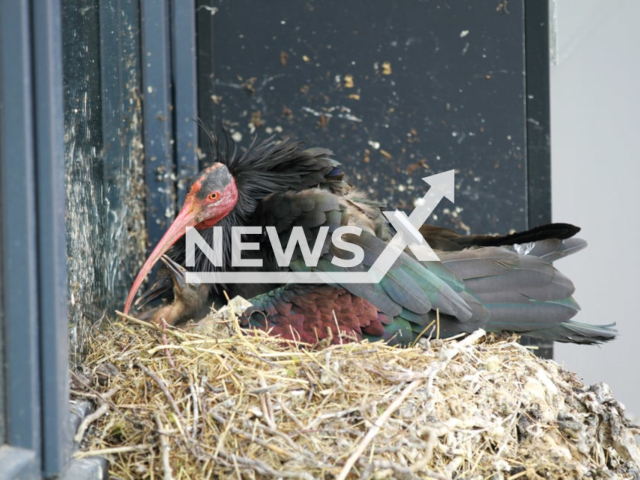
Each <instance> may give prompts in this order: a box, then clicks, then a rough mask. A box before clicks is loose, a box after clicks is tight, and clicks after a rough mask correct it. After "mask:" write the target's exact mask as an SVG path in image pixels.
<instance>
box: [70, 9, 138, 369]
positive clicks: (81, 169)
mask: <svg viewBox="0 0 640 480" xmlns="http://www.w3.org/2000/svg"><path fill="white" fill-rule="evenodd" d="M91 16H93V17H94V18H93V20H92V19H90V18H87V17H91ZM63 21H64V22H65V25H69V26H73V28H71V27H70V28H63V34H64V38H63V40H64V44H65V47H64V55H65V57H64V62H63V66H64V71H63V72H64V102H65V188H66V210H67V221H66V225H67V268H68V287H69V288H68V300H69V324H70V333H71V357H72V362H77V361H78V360H80V359H81V357H82V351H83V348H84V340H85V336H86V331H87V329H88V328H89V327H90V324H91V323H93V322H96V321H97V320H99V319H101V318H102V317H103V316H104V314H105V312H107V311H113V309H114V308H117V307H119V306H120V304H121V302H122V301H123V299H124V297H125V296H126V292H127V288H128V287H129V284H130V283H131V281H132V274H133V273H134V272H135V270H136V268H138V266H139V265H140V262H141V261H142V260H143V255H144V254H145V250H146V228H145V217H144V206H145V186H144V177H143V162H144V158H143V145H142V124H141V118H142V116H141V98H140V94H139V84H140V83H139V72H138V66H137V60H136V59H137V51H138V50H137V48H136V47H135V45H136V42H137V33H136V30H135V29H132V28H128V29H127V28H125V31H126V32H127V35H125V36H124V37H119V38H118V39H117V41H118V45H120V46H121V47H122V51H121V52H119V55H118V56H117V57H103V58H98V57H99V55H100V48H99V39H98V36H97V35H98V31H97V29H95V28H93V26H94V25H95V24H97V22H98V11H97V9H96V8H91V9H77V8H74V6H73V5H72V4H71V3H70V4H68V5H66V6H65V9H64V15H63ZM94 22H95V23H94ZM114 35H115V33H114ZM106 40H107V39H105V38H103V41H106ZM108 61H112V62H115V63H117V64H118V65H119V66H124V67H126V68H123V69H122V70H118V71H117V72H114V70H115V69H111V68H110V65H109V64H108ZM111 66H112V65H111ZM110 75H113V76H112V77H111V76H110ZM118 89H121V90H118Z"/></svg>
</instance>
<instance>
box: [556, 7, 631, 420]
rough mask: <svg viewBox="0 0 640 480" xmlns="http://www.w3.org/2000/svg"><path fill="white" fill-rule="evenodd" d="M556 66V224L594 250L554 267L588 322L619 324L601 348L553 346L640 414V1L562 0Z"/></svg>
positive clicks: (560, 357)
mask: <svg viewBox="0 0 640 480" xmlns="http://www.w3.org/2000/svg"><path fill="white" fill-rule="evenodd" d="M557 2H558V5H557V35H558V51H557V57H558V65H552V67H551V144H552V194H553V219H554V221H562V222H565V221H566V222H569V223H574V224H576V225H579V226H581V227H582V228H583V230H582V232H581V233H580V236H581V237H582V238H585V239H586V240H587V241H588V242H589V247H588V248H587V249H586V250H584V251H582V252H580V253H579V254H577V255H575V256H574V257H571V258H568V259H566V260H563V261H561V262H558V264H557V267H558V268H559V269H560V270H562V271H563V272H564V273H565V274H567V275H568V276H569V278H571V279H572V280H573V281H574V283H575V285H576V295H575V298H576V299H577V300H578V302H579V303H580V305H581V307H582V312H580V314H579V315H578V316H577V317H576V320H578V321H584V322H588V323H610V322H617V324H618V328H619V330H620V337H619V339H617V340H615V341H613V342H612V343H610V344H607V345H603V346H601V347H584V346H575V345H562V344H556V359H557V360H558V362H560V363H561V364H564V365H565V366H566V367H567V368H568V369H570V370H573V371H576V372H578V374H580V375H581V376H582V377H583V378H584V379H585V381H586V382H587V383H595V382H599V381H604V382H606V383H608V384H609V385H610V386H611V388H612V390H613V393H614V396H615V397H616V398H617V399H619V400H620V401H621V402H622V403H624V404H625V405H626V407H627V411H628V413H630V414H632V415H636V416H637V415H640V307H639V305H640V28H638V19H640V1H639V0H557Z"/></svg>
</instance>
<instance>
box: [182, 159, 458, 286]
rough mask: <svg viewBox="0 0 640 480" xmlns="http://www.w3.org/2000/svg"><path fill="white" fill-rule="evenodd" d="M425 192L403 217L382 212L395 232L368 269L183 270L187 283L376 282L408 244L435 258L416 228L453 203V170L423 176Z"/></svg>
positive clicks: (420, 254)
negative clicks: (442, 205)
mask: <svg viewBox="0 0 640 480" xmlns="http://www.w3.org/2000/svg"><path fill="white" fill-rule="evenodd" d="M422 180H424V181H425V182H426V183H428V184H429V185H431V188H430V189H429V191H428V192H427V193H426V194H425V196H424V197H423V198H421V199H420V201H418V202H417V205H416V208H415V209H414V210H413V212H411V215H409V216H408V217H407V215H406V214H405V213H404V212H400V211H398V210H396V211H387V212H382V213H383V214H384V216H385V217H386V218H387V219H388V220H389V222H390V223H391V225H393V227H394V228H395V229H396V231H397V233H396V235H395V236H394V237H393V239H392V240H391V241H390V242H389V244H388V245H387V246H386V247H385V249H384V251H383V252H382V254H381V255H380V256H379V257H378V259H377V260H376V261H375V263H374V264H373V266H372V267H371V269H370V270H369V271H368V272H259V271H257V272H246V271H244V272H187V273H186V281H187V282H188V283H336V284H343V285H344V284H347V283H378V282H380V281H381V280H382V279H383V278H384V276H385V275H386V274H387V272H388V271H389V269H390V268H391V266H392V265H393V263H394V262H395V261H396V260H397V259H398V257H399V256H400V254H401V253H402V252H403V250H404V249H405V248H406V247H407V246H409V248H410V249H411V251H412V252H413V253H414V255H415V256H416V258H417V259H418V260H420V261H422V262H424V261H439V258H438V256H437V255H436V254H435V252H434V251H433V249H432V248H431V247H430V246H429V244H428V243H427V242H426V241H425V240H424V238H423V237H422V235H421V234H420V232H419V231H418V229H419V228H420V226H421V225H423V224H424V222H425V221H426V220H427V218H429V215H431V213H433V210H434V209H435V208H436V207H437V206H438V204H439V203H440V201H441V200H442V199H443V198H447V199H449V200H450V201H451V202H453V203H455V173H454V171H453V170H449V171H447V172H442V173H438V174H436V175H431V176H430V177H425V178H423V179H422Z"/></svg>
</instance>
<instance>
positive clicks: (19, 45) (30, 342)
mask: <svg viewBox="0 0 640 480" xmlns="http://www.w3.org/2000/svg"><path fill="white" fill-rule="evenodd" d="M29 3H30V2H29V0H0V12H1V14H0V62H1V63H0V78H1V79H2V82H1V84H0V102H2V106H3V108H2V117H1V118H0V128H2V145H1V148H2V152H1V153H0V168H1V169H2V172H1V174H0V179H1V181H2V185H0V195H2V201H1V202H0V205H1V208H2V212H1V213H0V215H1V216H2V221H3V226H4V227H5V228H3V229H2V235H3V237H2V239H1V241H0V245H1V248H2V253H1V254H2V255H3V259H4V265H3V272H2V275H3V280H2V286H3V295H4V297H3V305H4V329H5V331H4V333H5V358H4V360H5V368H6V370H5V373H6V376H5V388H6V410H5V412H6V415H7V425H6V439H5V440H6V442H7V443H8V444H9V445H11V446H13V447H20V448H24V449H27V450H30V451H33V454H34V457H33V458H34V460H33V461H34V462H36V463H37V462H39V458H40V453H41V438H40V418H41V417H40V408H41V406H40V384H39V380H40V378H39V355H38V344H39V332H38V277H37V254H38V252H37V242H36V240H37V230H36V227H37V225H36V198H35V186H36V184H35V175H36V172H35V165H34V157H35V152H34V148H33V144H34V137H33V134H34V124H33V112H34V110H33V98H32V95H33V84H32V78H33V72H32V69H31V67H32V63H31V62H32V57H31V40H32V36H31V31H30V8H29V7H30V4H29ZM9 226H10V228H9Z"/></svg>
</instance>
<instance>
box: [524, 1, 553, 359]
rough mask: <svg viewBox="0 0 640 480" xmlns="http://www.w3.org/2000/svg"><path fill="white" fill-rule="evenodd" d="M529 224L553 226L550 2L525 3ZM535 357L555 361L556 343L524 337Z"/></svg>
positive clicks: (530, 225)
mask: <svg viewBox="0 0 640 480" xmlns="http://www.w3.org/2000/svg"><path fill="white" fill-rule="evenodd" d="M524 6H525V16H524V20H525V25H524V27H525V62H526V63H525V67H526V69H525V71H526V74H525V82H526V87H525V89H526V120H527V122H526V128H527V131H526V138H527V145H526V148H527V150H526V151H527V225H528V228H532V227H535V226H538V225H544V224H546V223H551V117H550V80H549V61H550V59H549V3H548V0H542V1H541V0H525V5H524ZM522 343H523V344H525V345H537V346H538V350H537V351H536V355H538V356H539V357H541V358H553V342H547V341H541V340H537V339H531V338H527V337H523V342H522Z"/></svg>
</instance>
